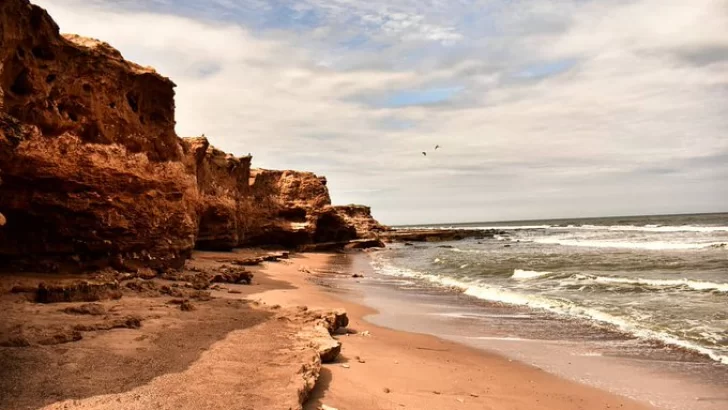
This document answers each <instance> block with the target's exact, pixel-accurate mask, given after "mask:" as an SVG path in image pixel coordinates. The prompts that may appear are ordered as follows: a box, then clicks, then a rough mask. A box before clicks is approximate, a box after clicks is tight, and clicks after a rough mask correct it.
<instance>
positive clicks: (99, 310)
mask: <svg viewBox="0 0 728 410" xmlns="http://www.w3.org/2000/svg"><path fill="white" fill-rule="evenodd" d="M63 312H65V313H68V314H72V315H92V316H102V315H105V314H106V309H105V308H104V306H103V305H101V304H99V303H84V304H83V305H80V306H70V307H67V308H65V309H63Z"/></svg>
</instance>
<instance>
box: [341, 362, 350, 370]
mask: <svg viewBox="0 0 728 410" xmlns="http://www.w3.org/2000/svg"><path fill="white" fill-rule="evenodd" d="M341 367H343V368H344V369H348V368H350V367H351V366H349V365H348V364H346V363H344V364H342V365H341Z"/></svg>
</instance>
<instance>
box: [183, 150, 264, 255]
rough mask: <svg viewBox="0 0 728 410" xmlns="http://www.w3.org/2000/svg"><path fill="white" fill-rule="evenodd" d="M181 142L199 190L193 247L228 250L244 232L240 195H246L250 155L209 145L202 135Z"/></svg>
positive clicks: (239, 239) (237, 243)
mask: <svg viewBox="0 0 728 410" xmlns="http://www.w3.org/2000/svg"><path fill="white" fill-rule="evenodd" d="M183 146H184V148H185V153H186V155H187V158H188V161H189V163H190V164H189V166H190V170H191V172H192V173H193V174H194V175H195V176H196V178H197V188H198V190H199V193H200V205H199V206H200V209H199V230H198V235H197V244H196V246H197V248H199V249H208V250H229V249H232V248H234V247H236V246H238V245H239V244H240V242H241V239H242V238H243V236H244V235H245V231H244V220H245V217H244V212H243V210H242V208H241V207H242V206H243V200H244V198H248V197H250V188H249V180H250V160H251V157H249V156H248V157H242V158H237V157H235V156H233V155H231V154H226V153H224V152H222V151H220V150H218V149H216V148H215V147H213V146H211V145H210V143H209V141H208V140H207V139H206V138H205V137H198V138H185V139H183Z"/></svg>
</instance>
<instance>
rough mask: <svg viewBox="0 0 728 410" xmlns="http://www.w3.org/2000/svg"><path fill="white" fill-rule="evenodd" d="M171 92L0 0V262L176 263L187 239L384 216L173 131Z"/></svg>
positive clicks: (289, 240)
mask: <svg viewBox="0 0 728 410" xmlns="http://www.w3.org/2000/svg"><path fill="white" fill-rule="evenodd" d="M174 87H175V84H174V83H173V82H172V81H170V80H169V79H168V78H165V77H163V76H161V75H159V74H157V73H156V72H155V71H154V70H153V69H151V68H147V67H142V66H139V65H137V64H134V63H132V62H129V61H126V60H125V59H124V58H123V57H122V56H121V54H120V53H119V52H118V51H117V50H115V49H114V48H112V47H111V46H110V45H108V44H106V43H103V42H100V41H97V40H93V39H88V38H83V37H79V36H75V35H61V34H60V33H59V29H58V26H57V25H56V23H55V22H54V21H53V20H52V19H51V17H50V16H49V15H48V14H47V13H46V12H45V10H43V9H42V8H40V7H37V6H34V5H31V4H30V3H29V2H28V1H27V0H5V1H3V2H2V3H0V179H1V180H0V268H3V269H29V270H42V271H67V270H94V269H100V268H104V267H106V266H112V267H114V268H116V269H121V270H127V271H129V270H131V271H136V270H137V269H138V268H142V267H147V268H152V269H154V270H157V271H165V270H167V269H178V268H180V267H182V265H183V263H184V261H185V259H187V258H188V257H189V255H190V253H191V251H192V249H194V248H195V247H197V248H200V249H212V250H229V249H232V248H234V247H238V246H262V245H274V246H280V247H287V248H295V247H299V246H301V245H304V244H311V243H323V242H345V241H350V240H353V239H357V238H362V237H369V236H371V233H370V232H371V231H373V230H378V229H380V225H379V224H378V223H376V221H374V220H373V219H372V218H371V215H370V213H369V210H368V208H366V207H361V208H357V207H332V206H331V198H330V196H329V192H328V189H327V187H326V179H325V178H323V177H319V176H317V175H314V174H312V173H309V172H298V171H272V170H251V157H250V156H245V157H235V156H233V155H230V154H227V153H225V152H222V151H220V150H218V149H216V148H214V147H212V146H211V145H210V143H209V141H208V140H207V139H206V138H204V137H198V138H189V139H181V138H179V137H178V136H177V135H176V133H175V130H174V127H175V118H174V114H175V113H174Z"/></svg>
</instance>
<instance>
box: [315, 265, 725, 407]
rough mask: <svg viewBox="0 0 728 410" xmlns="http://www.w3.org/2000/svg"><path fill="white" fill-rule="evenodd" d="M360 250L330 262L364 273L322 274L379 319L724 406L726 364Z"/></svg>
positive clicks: (638, 394)
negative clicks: (391, 271) (433, 280)
mask: <svg viewBox="0 0 728 410" xmlns="http://www.w3.org/2000/svg"><path fill="white" fill-rule="evenodd" d="M359 256H363V255H341V256H339V257H338V258H337V262H336V263H337V264H338V265H341V266H339V267H338V268H335V269H334V270H339V271H344V272H346V271H349V270H352V269H353V270H354V271H355V272H362V273H364V275H365V277H364V278H362V279H352V278H350V277H343V278H340V279H327V282H328V285H329V286H332V287H334V288H336V289H339V290H340V289H346V290H350V291H351V292H344V295H345V296H346V297H350V298H352V299H353V300H355V301H356V302H359V303H363V304H366V305H368V306H371V307H373V308H375V309H377V310H378V311H379V313H377V314H374V315H371V316H368V317H367V318H366V319H367V320H368V321H370V322H372V323H374V324H377V325H379V326H384V327H389V328H393V329H399V330H404V331H410V332H417V333H425V334H431V335H435V336H438V337H441V338H444V339H449V340H453V341H456V342H459V343H463V344H467V345H470V346H473V347H477V348H482V349H485V350H489V351H494V352H497V353H500V354H503V355H505V356H507V357H510V358H512V359H514V360H518V361H521V362H523V363H526V364H529V365H533V366H536V367H539V368H542V369H544V370H546V371H549V372H551V373H554V374H557V375H559V376H562V377H566V378H568V379H571V380H575V381H578V382H581V383H586V384H589V385H592V386H595V387H598V388H601V389H604V390H607V391H611V392H614V393H617V394H621V395H624V396H628V397H631V398H634V399H637V400H640V401H643V402H646V403H650V404H652V405H654V406H656V407H657V408H661V409H671V410H724V409H726V408H728V366H724V365H721V364H718V363H717V362H715V361H713V360H711V359H709V358H708V357H706V356H704V355H701V354H698V353H695V352H692V351H689V350H685V349H680V348H674V347H670V346H668V345H664V344H658V343H654V342H651V341H649V340H643V339H639V338H636V337H634V336H632V335H630V334H625V333H623V332H619V331H617V330H616V329H615V328H613V327H608V326H598V325H595V324H594V323H593V322H591V321H587V320H583V319H569V318H566V317H564V316H562V315H558V314H554V313H550V312H547V311H541V310H534V309H531V308H529V307H526V306H515V305H509V304H502V303H494V302H488V301H484V300H481V299H477V298H474V297H471V296H468V295H465V294H464V293H462V292H461V291H458V290H457V289H452V288H442V287H433V286H432V285H431V284H430V283H428V282H423V281H421V280H419V279H416V278H395V277H392V276H386V275H381V274H378V273H376V271H375V270H374V269H373V267H371V266H370V262H371V260H370V259H369V258H368V257H364V258H361V257H359Z"/></svg>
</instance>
